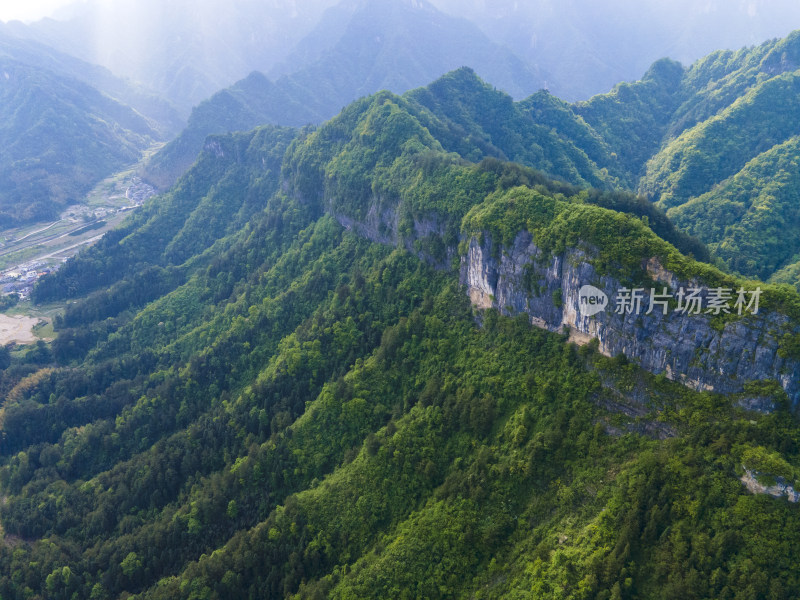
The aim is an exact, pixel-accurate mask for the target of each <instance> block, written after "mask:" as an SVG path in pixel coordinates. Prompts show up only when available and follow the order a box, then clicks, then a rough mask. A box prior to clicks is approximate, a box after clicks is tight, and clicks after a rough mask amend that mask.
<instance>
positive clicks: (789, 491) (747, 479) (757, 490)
mask: <svg viewBox="0 0 800 600" xmlns="http://www.w3.org/2000/svg"><path fill="white" fill-rule="evenodd" d="M759 475H762V473H759V472H757V471H750V470H749V469H748V468H747V467H744V475H742V477H741V478H740V479H741V482H742V483H743V484H744V485H745V487H747V490H748V491H749V492H750V493H751V494H766V495H767V496H772V497H773V498H783V497H784V496H785V497H786V499H787V500H788V501H789V502H793V503H797V502H799V501H800V492H797V490H795V489H794V487H792V486H791V485H789V484H788V483H787V482H786V480H785V479H784V478H783V477H773V478H774V480H775V483H774V484H773V485H764V484H763V483H760V482H759V481H758V476H759ZM770 477H772V476H770Z"/></svg>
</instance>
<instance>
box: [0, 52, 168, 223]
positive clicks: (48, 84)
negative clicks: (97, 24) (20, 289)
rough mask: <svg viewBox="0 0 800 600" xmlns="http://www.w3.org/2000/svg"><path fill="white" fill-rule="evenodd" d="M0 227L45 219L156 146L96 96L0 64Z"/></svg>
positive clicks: (146, 126)
mask: <svg viewBox="0 0 800 600" xmlns="http://www.w3.org/2000/svg"><path fill="white" fill-rule="evenodd" d="M0 73H2V75H0V77H2V78H3V83H2V86H1V87H0V107H1V108H0V226H2V227H9V226H11V225H14V224H19V223H24V222H28V221H34V220H44V219H52V218H54V217H56V216H57V215H58V214H59V212H60V210H61V209H63V207H64V206H66V205H67V204H70V203H73V202H76V201H77V200H79V199H80V197H81V195H82V194H84V193H85V192H87V191H88V190H89V189H90V188H91V187H92V186H93V185H94V184H95V183H97V182H98V181H99V180H101V179H102V178H103V177H106V176H108V175H110V174H111V173H113V172H114V171H115V170H118V169H120V168H121V167H123V166H126V165H129V164H131V163H134V162H136V161H137V160H138V159H139V157H140V154H141V151H142V150H143V149H145V148H147V147H148V146H150V145H151V144H152V143H153V142H154V141H155V140H158V139H160V133H159V132H158V131H157V130H156V129H155V127H154V125H153V124H152V123H151V122H150V121H148V120H147V119H145V118H144V117H142V116H141V115H140V114H138V113H137V112H135V111H134V110H133V109H131V108H129V107H127V106H124V105H122V104H119V103H118V102H116V101H115V100H113V99H111V98H109V97H108V96H105V95H104V94H102V93H101V92H99V91H97V90H96V89H94V88H92V87H90V86H88V85H86V84H84V83H82V82H80V81H77V80H74V79H70V78H67V77H63V76H60V75H58V74H56V73H53V72H51V71H48V70H45V69H41V68H37V67H32V66H30V65H28V64H25V63H22V62H20V61H17V60H14V59H11V58H7V57H2V56H0Z"/></svg>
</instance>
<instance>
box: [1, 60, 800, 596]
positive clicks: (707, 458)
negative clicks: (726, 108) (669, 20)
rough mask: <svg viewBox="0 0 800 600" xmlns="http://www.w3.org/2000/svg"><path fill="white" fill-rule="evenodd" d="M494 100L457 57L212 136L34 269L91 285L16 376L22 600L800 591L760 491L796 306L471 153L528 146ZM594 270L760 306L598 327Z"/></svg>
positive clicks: (56, 290) (14, 560)
mask: <svg viewBox="0 0 800 600" xmlns="http://www.w3.org/2000/svg"><path fill="white" fill-rule="evenodd" d="M681 79H682V70H681V69H680V68H679V67H677V66H676V65H674V64H672V63H663V64H661V65H659V66H657V67H656V68H654V70H653V73H652V77H651V78H650V79H649V80H647V81H644V82H642V83H640V84H638V86H639V87H642V88H644V89H648V90H650V88H649V87H648V86H652V87H658V86H666V87H667V89H672V88H671V87H670V85H671V84H674V83H675V81H676V80H678V81H680V80H681ZM670 82H671V84H670V85H668V84H669V83H670ZM639 87H635V86H634V89H633V90H632V91H631V93H630V94H627V93H626V92H624V91H623V89H622V88H620V89H619V90H618V91H617V96H618V98H617V99H616V100H617V101H619V102H623V101H625V100H626V98H627V101H629V102H632V103H633V104H634V105H636V102H637V100H636V99H637V98H638V96H637V93H636V90H637V89H639ZM650 91H652V90H650ZM648 97H650V96H649V95H648ZM546 100H548V99H547V98H546V97H545V98H541V99H540V102H539V104H538V105H539V106H542V105H545V104H547V103H546V102H545V101H546ZM611 100H613V98H612V99H611ZM605 103H606V104H608V103H609V99H606V100H605ZM550 104H552V103H550ZM555 104H556V108H559V109H560V111H562V112H563V111H567V112H569V110H568V109H569V105H566V106H565V105H564V104H563V103H555ZM468 108H471V109H472V112H471V113H470V112H469V111H468ZM607 108H608V107H607ZM489 109H491V110H497V111H499V110H505V111H506V112H505V113H502V114H504V115H506V117H507V118H508V119H511V122H512V123H513V122H514V121H513V119H524V118H525V115H524V113H523V111H522V109H521V108H520V107H519V106H518V105H515V104H513V102H512V101H511V99H510V98H508V97H506V96H503V95H502V94H499V93H498V92H496V91H495V90H494V89H492V88H491V87H490V86H487V85H486V84H484V83H482V82H480V80H479V79H478V78H477V76H476V75H475V74H474V73H472V72H470V71H467V70H460V71H457V72H455V73H453V74H450V75H448V76H447V77H445V78H444V79H442V80H440V81H438V82H436V83H434V84H432V85H430V86H428V87H427V88H424V89H421V90H416V91H414V92H411V93H409V94H406V95H405V96H397V95H394V94H391V93H389V92H380V93H378V94H375V95H373V96H369V97H365V98H363V99H360V100H358V101H356V102H354V103H352V104H350V105H348V106H347V107H346V108H345V109H344V110H343V111H342V112H341V113H340V114H339V115H338V116H337V117H335V118H334V119H332V120H330V121H328V122H326V123H325V124H324V125H322V126H321V127H319V128H317V129H314V130H312V129H309V128H305V129H302V130H296V129H288V128H279V127H275V126H267V127H263V128H260V129H257V130H255V131H252V132H246V133H245V132H240V133H234V134H225V135H216V136H211V137H209V138H208V139H207V140H206V143H205V145H204V148H203V151H202V153H201V155H200V157H199V160H198V162H197V163H196V164H195V165H194V166H193V167H192V168H191V169H190V170H189V171H188V172H187V173H186V174H185V175H184V176H183V177H181V179H180V180H179V182H178V183H177V185H176V186H175V187H173V188H172V189H171V190H170V191H169V192H167V193H166V194H164V195H163V196H160V197H157V198H154V199H152V200H150V201H149V202H148V203H147V204H146V205H145V206H144V207H143V208H142V209H141V210H140V211H138V212H137V213H135V214H134V215H132V216H131V218H130V219H129V220H127V221H126V222H125V223H124V224H123V225H122V226H121V228H120V229H118V230H116V231H114V232H112V233H110V234H108V235H106V236H105V237H104V238H103V239H102V240H101V241H100V242H99V243H98V244H97V245H95V246H94V247H92V248H91V249H89V250H87V251H86V252H84V253H82V254H81V255H79V256H77V257H76V258H75V259H73V260H71V261H70V262H68V263H67V264H66V265H65V266H64V267H63V268H62V269H61V270H60V271H59V272H58V273H57V274H56V275H55V276H50V277H47V278H45V279H44V280H43V281H42V282H41V283H40V284H39V285H38V286H37V287H36V289H35V298H36V300H37V301H54V300H61V301H64V300H65V299H67V298H74V299H76V300H77V301H73V302H71V303H70V304H68V305H67V308H66V311H65V313H64V315H63V316H62V317H59V319H58V322H57V327H58V330H59V334H58V338H57V339H56V341H55V342H53V344H52V347H51V348H49V349H48V348H47V347H43V348H42V347H38V346H34V347H32V348H30V349H29V350H27V351H26V352H24V353H22V354H21V355H19V356H14V357H11V358H10V363H9V366H8V367H6V369H5V370H4V371H3V372H2V381H0V385H2V386H3V389H5V390H7V392H6V395H7V400H6V402H5V404H4V407H3V409H2V410H3V413H2V423H3V428H2V432H3V437H2V446H1V447H0V451H1V452H2V455H3V457H4V458H3V461H4V462H3V466H2V468H0V481H2V486H3V491H4V494H6V497H7V501H6V503H5V504H4V505H3V507H2V509H0V518H2V524H3V529H4V531H5V535H6V539H7V540H11V543H10V544H2V545H0V563H2V565H3V568H2V571H0V573H2V575H0V592H1V593H2V594H3V596H4V597H9V598H17V597H24V596H26V595H36V594H39V595H43V596H44V595H46V596H49V597H62V596H72V595H77V596H78V597H81V596H83V597H90V596H92V595H94V596H95V597H120V596H125V595H127V594H128V593H134V594H138V595H139V597H143V598H194V597H203V596H205V597H209V598H230V597H248V596H252V597H273V596H280V597H298V598H306V597H308V598H314V597H334V598H336V597H390V596H393V595H403V594H410V595H411V596H415V597H431V598H437V597H454V596H458V597H461V596H471V595H474V594H477V593H478V592H480V593H481V594H482V595H484V596H486V597H509V596H514V595H524V594H527V593H530V592H531V591H533V592H534V593H536V594H539V595H543V596H547V595H552V594H553V593H557V594H558V595H559V596H561V597H565V598H579V597H587V596H588V597H603V598H611V597H615V596H616V597H656V598H673V597H688V598H693V597H697V598H700V597H724V596H728V595H730V596H732V597H736V594H737V593H739V591H740V590H741V589H742V588H743V587H744V589H745V590H746V591H747V593H748V594H750V595H752V596H754V597H760V596H766V595H767V594H768V593H773V592H774V593H778V594H784V595H787V596H791V595H794V594H795V593H796V592H797V591H798V590H800V582H798V580H797V578H796V570H795V569H794V564H795V562H796V559H797V557H796V555H795V552H796V548H797V547H798V546H797V541H798V540H797V532H798V531H800V528H799V527H797V523H796V521H797V518H798V517H797V511H796V510H795V508H796V506H794V505H793V504H790V503H789V502H787V501H786V500H785V499H783V500H780V499H777V498H775V497H770V495H769V494H772V495H773V496H781V495H789V496H790V497H791V498H794V496H792V494H795V493H796V492H795V491H794V490H795V487H794V486H796V485H797V484H796V480H797V479H798V470H797V467H796V466H795V465H797V464H798V456H797V448H798V445H797V443H796V440H797V439H799V438H798V431H800V429H799V428H798V427H797V424H796V422H795V420H794V417H793V416H792V412H791V411H792V409H793V408H792V407H794V406H796V403H797V402H798V401H800V380H798V378H797V373H800V369H799V368H798V365H799V364H800V352H799V351H798V348H799V347H800V346H798V344H797V339H798V337H799V336H800V296H798V295H797V293H796V292H794V291H791V290H789V289H787V288H786V287H779V286H768V285H765V284H758V282H748V281H745V280H742V279H739V278H736V277H734V276H732V275H730V274H728V273H725V272H723V271H720V270H719V269H716V268H714V267H712V266H710V265H707V264H703V263H700V262H697V260H695V259H693V258H691V257H690V256H689V254H695V255H701V254H702V246H700V245H698V243H697V242H696V241H695V240H692V239H690V238H688V237H687V236H685V235H683V234H680V233H678V232H677V231H676V230H675V229H674V227H672V225H671V224H670V223H669V221H668V220H667V219H666V217H665V216H664V213H663V212H660V211H659V209H658V208H657V207H656V206H654V205H653V204H651V203H648V202H646V201H644V200H642V199H641V198H637V197H636V196H634V195H633V194H630V193H623V192H612V191H602V190H597V189H590V188H586V187H578V186H571V185H569V184H567V183H564V182H563V181H558V180H553V179H550V178H548V177H547V176H545V175H544V174H542V173H541V172H539V171H535V170H533V169H531V168H528V167H524V166H521V165H519V164H517V163H510V162H505V161H504V160H501V159H500V158H497V157H491V156H490V157H489V158H483V159H482V160H481V161H480V162H477V163H476V162H474V161H475V160H476V159H479V158H480V157H481V156H484V155H488V154H489V152H490V151H494V152H500V151H501V148H502V149H503V150H502V152H503V153H513V152H520V153H523V154H520V156H523V157H524V156H525V155H524V152H526V151H530V149H529V145H528V144H527V142H526V141H525V140H524V139H523V140H522V141H520V140H519V139H517V138H515V137H514V135H513V134H515V133H517V132H516V129H515V128H512V127H511V126H510V125H509V127H508V128H506V129H503V128H501V129H499V130H491V129H490V128H489V127H488V126H487V123H489V122H491V123H496V122H497V121H493V120H491V119H490V116H491V114H492V113H491V111H490V110H489ZM553 112H554V113H555V114H561V112H559V111H556V110H553ZM586 114H587V116H589V115H591V114H592V113H591V112H588V111H587V113H586ZM459 115H461V116H460V117H459ZM482 120H483V121H482ZM482 122H483V124H482V125H481V123H482ZM466 126H470V127H472V129H471V130H470V129H466V128H465V127H466ZM479 127H480V129H479ZM586 127H589V125H588V124H587V125H586ZM457 133H460V134H461V137H459V135H456V134H457ZM623 147H624V146H622V145H620V146H619V147H618V149H620V150H621V149H622V148H623ZM554 156H556V155H554ZM467 157H469V159H468V158H467ZM566 160H568V156H567V155H562V156H561V157H560V159H559V161H556V162H557V163H558V164H557V165H556V166H559V165H560V164H561V163H563V162H564V161H566ZM637 160H639V158H638V157H637V156H636V155H635V153H634V154H632V155H630V156H629V157H628V158H627V159H626V161H625V164H626V165H628V166H627V167H626V169H620V173H623V174H624V173H625V172H631V170H632V169H633V168H634V167H635V166H636V165H637V164H639V163H637ZM576 168H577V167H576ZM589 174H590V173H589V172H586V175H587V176H588V175H589ZM657 232H658V233H657ZM662 236H663V237H662ZM665 238H668V239H670V240H672V243H669V242H667V241H665ZM679 249H680V250H679ZM584 285H593V286H595V288H597V290H598V291H600V292H602V293H607V294H612V295H613V293H614V289H615V288H616V289H622V288H632V287H641V288H649V287H656V286H659V290H660V289H661V286H663V287H664V288H665V289H666V288H669V289H672V290H673V292H677V291H678V289H679V287H683V288H684V289H685V288H686V287H688V286H694V287H697V288H699V289H700V290H701V291H702V293H703V296H702V298H701V299H702V301H703V302H710V300H709V298H710V296H711V290H712V289H717V288H728V289H731V290H740V293H742V294H744V295H745V296H746V297H748V298H749V299H750V300H751V301H752V299H753V295H754V294H756V286H759V288H758V291H759V293H760V304H759V310H758V311H755V310H754V308H755V307H754V306H753V304H752V302H751V303H749V304H748V307H749V308H748V309H747V310H744V311H741V310H740V311H737V310H736V309H735V308H734V306H733V303H731V304H730V306H729V308H731V309H732V311H731V312H730V314H726V313H723V312H719V314H717V315H714V314H711V313H705V312H704V313H703V314H692V313H689V314H686V313H685V311H684V314H682V313H681V312H680V311H679V310H676V308H675V307H674V306H673V307H672V308H673V310H672V311H671V312H670V311H669V310H665V311H664V312H663V314H662V312H661V311H660V310H659V311H656V313H655V314H650V313H648V314H645V313H644V312H638V311H637V313H633V312H631V313H625V312H624V311H623V312H621V313H617V312H616V311H611V310H608V311H606V312H605V313H601V314H597V315H594V316H592V317H588V316H580V311H581V301H580V289H581V288H582V286H584ZM610 297H612V298H613V296H610ZM612 302H616V300H612ZM665 306H666V308H667V309H669V306H667V305H666V304H665ZM576 344H579V345H580V346H578V345H576ZM579 347H580V349H578V348H579ZM787 374H788V375H787ZM743 482H744V483H747V484H748V486H751V487H752V486H757V485H763V486H764V488H763V489H762V492H763V491H764V490H766V489H767V487H768V486H772V487H770V488H769V489H770V490H772V491H770V492H769V494H767V493H751V492H750V491H748V487H747V486H746V485H745V484H744V483H743ZM781 486H783V487H781ZM753 489H761V488H757V487H753ZM776 490H777V491H776ZM781 490H783V491H781ZM33 507H36V509H35V510H34V509H33ZM775 544H779V545H781V548H782V551H781V552H779V553H776V552H775ZM687 548H692V550H691V551H687ZM743 580H745V581H747V584H746V585H745V586H742V583H741V582H742V581H743ZM555 590H557V591H555Z"/></svg>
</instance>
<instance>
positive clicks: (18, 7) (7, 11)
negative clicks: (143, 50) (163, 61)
mask: <svg viewBox="0 0 800 600" xmlns="http://www.w3.org/2000/svg"><path fill="white" fill-rule="evenodd" d="M165 1H167V0H165ZM73 3H74V0H0V21H11V20H14V19H18V20H20V21H35V20H37V19H41V18H42V17H49V16H53V14H54V13H55V12H56V11H57V10H58V9H59V8H61V7H62V6H64V5H66V4H73Z"/></svg>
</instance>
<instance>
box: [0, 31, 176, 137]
mask: <svg viewBox="0 0 800 600" xmlns="http://www.w3.org/2000/svg"><path fill="white" fill-rule="evenodd" d="M14 30H15V27H14V24H5V23H0V55H2V56H5V57H8V58H11V59H13V60H16V61H19V62H21V63H24V64H27V65H29V66H32V67H37V68H40V69H45V70H47V71H52V72H53V73H58V74H59V75H61V76H64V77H69V78H71V79H77V80H78V81H80V82H82V83H85V84H88V85H90V86H92V87H93V88H96V89H97V90H99V91H101V92H103V93H104V94H106V95H107V96H110V97H111V98H114V99H115V100H117V101H118V102H120V103H121V104H125V105H127V106H130V107H131V108H133V109H134V110H135V111H137V112H138V113H140V114H141V115H143V116H144V117H146V118H148V119H149V120H150V121H151V122H152V126H153V127H155V128H156V129H157V130H158V131H159V133H160V134H161V135H162V136H164V138H165V139H166V138H168V137H171V136H174V135H176V134H177V133H179V132H180V130H181V129H183V127H184V126H185V123H184V121H183V120H182V119H181V118H180V116H179V114H178V112H177V110H176V109H175V108H174V107H173V106H172V105H171V104H169V103H168V102H167V101H166V100H164V99H162V98H159V97H158V96H156V95H155V93H153V92H152V91H147V90H146V89H142V88H141V87H135V86H133V85H131V83H130V82H128V81H124V80H122V79H120V78H118V77H115V76H114V75H113V74H112V73H111V72H110V71H109V70H108V69H105V68H103V67H100V66H97V65H93V64H90V63H87V62H84V61H82V60H80V59H77V58H75V57H73V56H70V55H68V54H64V53H62V52H59V51H57V50H55V49H54V48H51V47H49V46H46V45H44V44H40V43H37V42H35V41H32V40H27V39H24V38H21V37H18V36H16V35H14V33H13V32H14Z"/></svg>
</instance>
